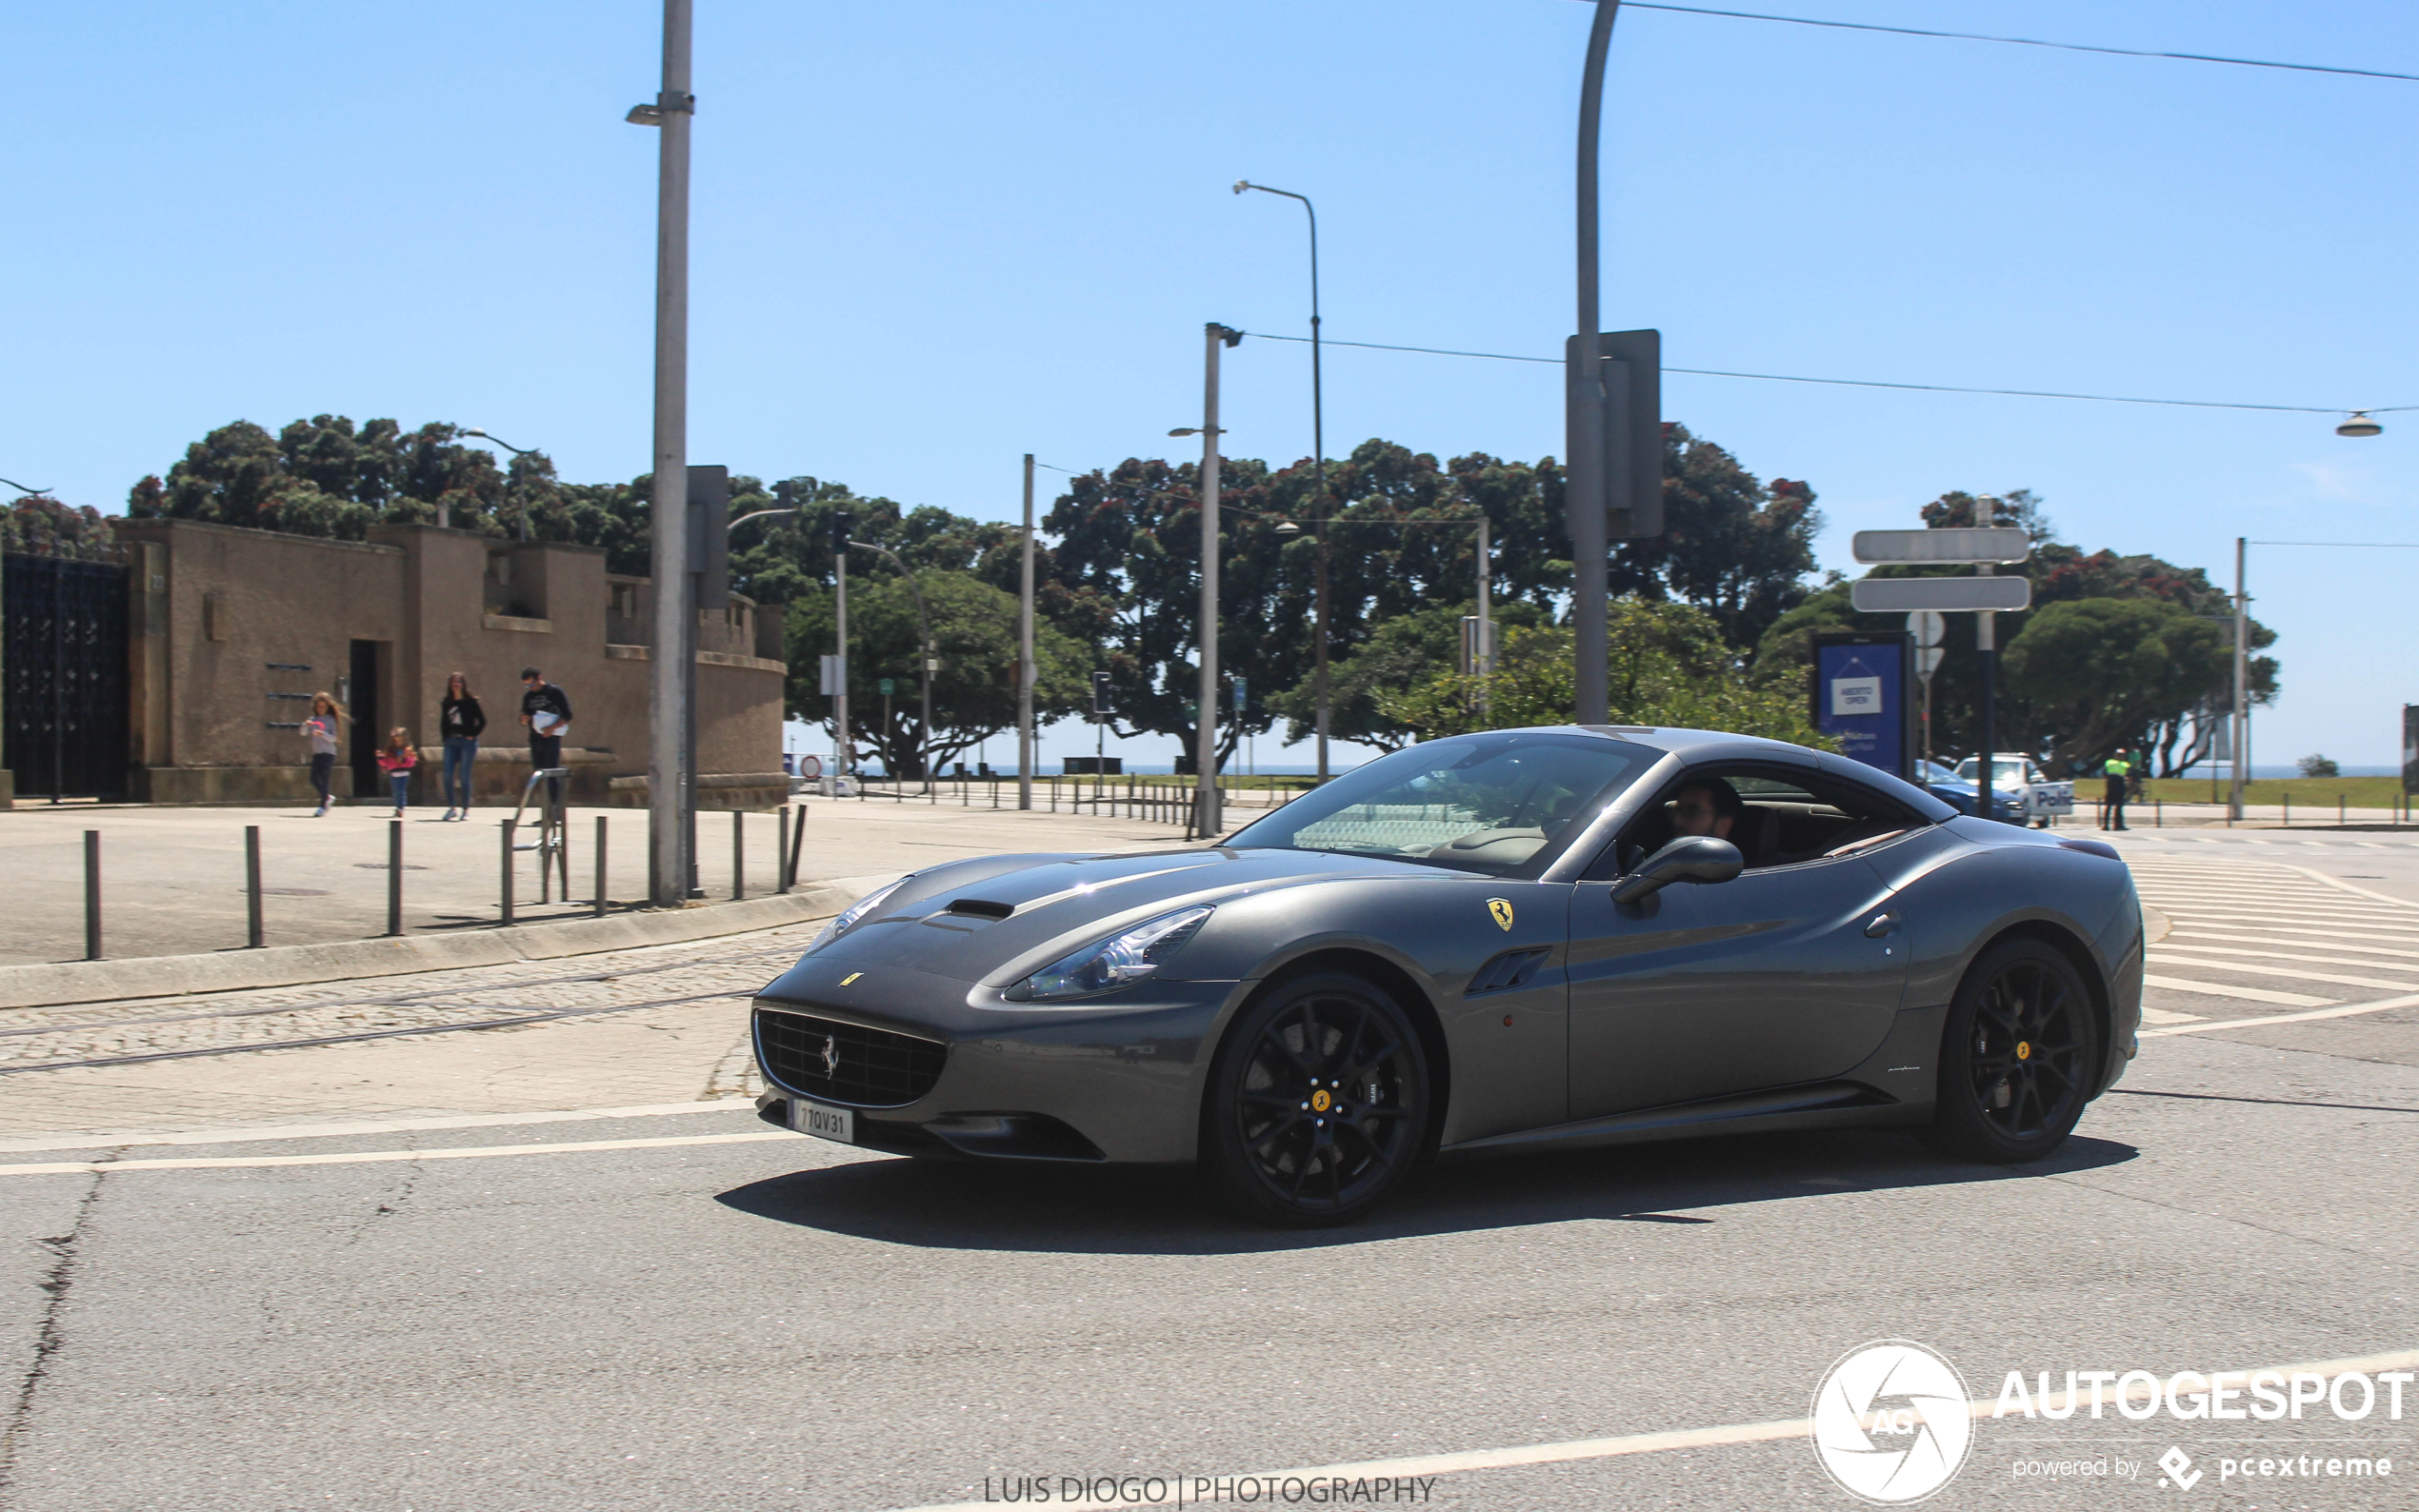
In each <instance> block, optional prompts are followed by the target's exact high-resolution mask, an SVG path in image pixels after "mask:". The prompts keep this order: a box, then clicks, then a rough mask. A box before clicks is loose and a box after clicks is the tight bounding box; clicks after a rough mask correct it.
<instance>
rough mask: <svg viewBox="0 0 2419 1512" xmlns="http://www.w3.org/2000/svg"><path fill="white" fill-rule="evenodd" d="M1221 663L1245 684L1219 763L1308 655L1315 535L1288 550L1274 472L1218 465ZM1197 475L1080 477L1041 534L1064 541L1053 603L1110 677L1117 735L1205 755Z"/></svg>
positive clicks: (1223, 722) (1227, 723)
mask: <svg viewBox="0 0 2419 1512" xmlns="http://www.w3.org/2000/svg"><path fill="white" fill-rule="evenodd" d="M1220 470H1221V476H1222V481H1221V487H1220V500H1219V504H1220V509H1219V512H1220V514H1221V516H1222V520H1221V529H1220V532H1219V544H1218V555H1219V562H1220V571H1219V582H1218V587H1219V601H1218V602H1219V622H1220V626H1221V631H1222V633H1221V635H1220V637H1219V647H1218V663H1219V669H1220V672H1221V674H1222V675H1223V676H1224V677H1225V678H1228V679H1232V678H1242V679H1243V680H1244V683H1245V695H1246V696H1245V703H1244V707H1243V712H1242V715H1241V717H1240V718H1237V717H1235V716H1234V715H1233V714H1232V712H1231V709H1232V705H1231V704H1230V703H1229V700H1228V699H1226V698H1224V697H1221V698H1220V699H1219V701H1218V702H1219V703H1220V704H1221V705H1222V706H1224V707H1222V708H1220V709H1216V710H1212V715H1213V717H1215V718H1216V719H1217V721H1218V738H1217V746H1216V751H1217V759H1218V761H1219V762H1220V764H1222V765H1223V764H1224V763H1225V761H1226V760H1227V759H1228V758H1229V757H1230V756H1231V755H1233V753H1234V751H1235V749H1236V748H1237V747H1238V746H1240V745H1241V744H1242V742H1243V738H1244V736H1245V735H1246V734H1256V733H1259V732H1261V731H1264V730H1266V729H1268V728H1269V726H1270V725H1271V724H1273V723H1274V720H1275V716H1274V714H1273V713H1272V712H1271V710H1270V709H1269V703H1268V700H1269V696H1270V695H1271V694H1273V693H1274V692H1276V691H1277V690H1278V689H1280V688H1283V687H1285V686H1289V685H1290V684H1293V683H1296V682H1299V681H1300V680H1301V678H1302V676H1303V674H1304V673H1305V672H1306V671H1307V670H1308V668H1309V612H1308V611H1309V587H1310V568H1311V555H1310V553H1311V551H1312V550H1313V549H1314V547H1313V546H1312V543H1311V541H1310V540H1309V531H1308V530H1304V531H1303V532H1302V534H1301V536H1300V537H1299V538H1297V539H1294V540H1292V541H1290V542H1289V541H1288V540H1287V538H1286V537H1285V536H1284V535H1282V534H1280V533H1279V530H1278V527H1280V526H1281V525H1283V524H1285V523H1286V522H1287V519H1288V515H1287V514H1286V513H1284V512H1281V510H1280V508H1279V507H1276V506H1278V505H1279V504H1280V503H1281V501H1280V500H1279V498H1278V497H1277V496H1276V494H1275V493H1274V492H1273V491H1272V489H1271V487H1270V480H1269V474H1268V469H1267V468H1266V467H1265V466H1264V465H1263V464H1261V463H1258V462H1253V461H1250V460H1249V459H1235V460H1232V461H1229V462H1227V463H1225V464H1224V465H1223V466H1222V468H1221V469H1220ZM1199 471H1200V469H1199V468H1198V467H1197V466H1196V465H1194V464H1190V463H1187V464H1185V465H1183V466H1181V467H1177V466H1170V464H1168V463H1166V462H1156V461H1154V462H1145V461H1143V460H1141V459H1139V458H1128V459H1127V460H1126V461H1125V462H1123V463H1120V464H1119V465H1118V466H1117V467H1115V468H1110V469H1107V470H1103V471H1096V472H1088V473H1084V474H1082V475H1080V476H1078V477H1075V478H1072V479H1070V480H1069V484H1068V491H1067V492H1066V493H1064V494H1062V495H1060V496H1059V498H1058V500H1057V502H1056V503H1055V504H1053V505H1052V506H1051V507H1050V515H1049V518H1048V519H1047V520H1046V521H1045V522H1044V528H1046V529H1048V530H1049V531H1050V532H1051V533H1052V534H1054V535H1056V536H1057V537H1058V538H1059V539H1058V545H1057V547H1056V548H1055V549H1054V550H1053V551H1052V552H1051V553H1050V559H1049V564H1048V566H1049V570H1050V587H1051V591H1050V593H1049V594H1047V595H1045V596H1044V599H1043V607H1044V608H1045V610H1046V611H1047V612H1048V613H1049V614H1050V618H1051V619H1052V621H1053V622H1055V623H1056V624H1057V626H1058V627H1059V628H1060V629H1061V630H1063V631H1065V632H1067V633H1069V634H1070V635H1072V636H1074V637H1076V638H1077V639H1078V640H1079V641H1084V642H1088V643H1089V644H1090V645H1091V646H1092V647H1094V649H1095V651H1096V653H1097V654H1096V660H1097V663H1098V664H1099V665H1100V666H1102V667H1103V669H1105V670H1106V671H1108V672H1109V673H1110V679H1111V681H1110V702H1111V706H1112V708H1113V710H1114V712H1113V714H1112V716H1111V724H1112V729H1113V730H1114V732H1115V733H1117V734H1119V735H1121V736H1122V735H1127V734H1135V733H1140V732H1142V731H1146V730H1148V731H1151V732H1154V733H1158V734H1166V735H1172V736H1174V737H1176V738H1177V740H1178V741H1179V742H1180V743H1181V748H1182V749H1184V750H1186V751H1188V752H1189V751H1190V750H1192V749H1194V748H1195V747H1194V746H1193V734H1194V729H1195V727H1196V721H1197V719H1198V717H1199V713H1198V710H1197V709H1196V708H1195V707H1194V704H1195V700H1196V698H1197V695H1198V692H1199V686H1200V683H1199V679H1200V665H1201V664H1200V662H1199V660H1198V658H1199V656H1200V654H1201V652H1200V627H1199V621H1200V598H1201V587H1200V585H1201V498H1200V494H1199V491H1198V489H1199Z"/></svg>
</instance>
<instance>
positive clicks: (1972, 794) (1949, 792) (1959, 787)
mask: <svg viewBox="0 0 2419 1512" xmlns="http://www.w3.org/2000/svg"><path fill="white" fill-rule="evenodd" d="M1915 786H1918V787H1921V788H1922V789H1923V790H1924V791H1926V792H1928V793H1929V794H1931V795H1932V796H1933V797H1934V798H1937V799H1939V800H1940V801H1941V802H1942V803H1944V804H1947V805H1948V806H1949V807H1951V808H1954V809H1955V810H1957V812H1959V813H1961V814H1970V813H1973V812H1975V811H1976V810H1977V809H1979V808H1981V806H1982V794H1981V792H1980V791H1979V790H1978V789H1976V788H1975V786H1974V785H1973V784H1971V783H1969V782H1968V781H1966V779H1964V778H1963V777H1960V776H1958V775H1957V774H1956V772H1955V771H1953V770H1951V769H1950V768H1949V767H1947V766H1942V765H1941V764H1940V763H1938V762H1935V761H1924V762H1918V763H1916V775H1915Z"/></svg>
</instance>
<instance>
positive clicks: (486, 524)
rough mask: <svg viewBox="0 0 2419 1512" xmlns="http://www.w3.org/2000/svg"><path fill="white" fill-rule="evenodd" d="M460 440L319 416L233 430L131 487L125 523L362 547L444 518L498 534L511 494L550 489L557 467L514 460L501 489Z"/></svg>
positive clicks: (486, 457) (484, 461) (481, 451)
mask: <svg viewBox="0 0 2419 1512" xmlns="http://www.w3.org/2000/svg"><path fill="white" fill-rule="evenodd" d="M460 434H461V432H460V430H459V429H458V428H455V427H453V426H451V425H447V424H443V423H438V422H432V423H430V424H429V425H425V426H422V427H421V428H418V429H417V430H413V431H410V432H406V431H405V430H404V429H403V428H402V427H400V426H399V425H397V424H396V423H395V422H394V421H392V420H372V421H370V422H368V423H367V424H365V425H363V426H361V427H359V428H355V426H354V425H353V423H352V421H351V420H350V419H348V418H346V417H345V416H343V415H314V416H312V417H311V418H310V419H308V420H297V421H295V422H293V423H292V424H291V425H289V426H288V427H286V428H285V429H284V430H282V431H280V432H278V433H277V434H276V435H275V436H273V437H272V436H271V435H270V433H269V432H268V431H267V430H264V429H262V428H260V427H259V426H256V425H253V424H252V423H251V422H250V421H249V420H238V421H235V422H234V423H232V424H230V425H225V426H221V427H219V428H217V429H215V430H212V431H211V432H210V434H208V435H206V436H204V437H203V438H202V439H201V440H199V441H197V442H194V443H193V444H192V445H191V446H190V447H188V448H185V455H184V457H183V458H182V459H181V460H179V461H178V462H177V463H176V465H175V466H174V467H171V468H169V469H168V477H167V479H166V480H165V481H163V480H161V479H160V478H158V477H156V476H153V477H146V478H144V479H142V480H141V481H140V482H138V483H136V484H135V486H134V487H133V489H132V491H130V493H129V494H128V496H127V513H128V514H130V515H131V516H133V517H135V518H137V519H145V518H155V517H166V518H170V519H178V520H208V521H210V522H212V523H215V524H219V525H233V526H243V527H250V528H252V529H259V530H284V531H287V532H289V533H291V534H296V535H315V536H326V537H331V538H333V539H336V540H343V541H358V540H361V539H363V538H364V537H366V536H367V535H368V533H369V529H370V526H372V525H375V524H379V523H382V522H387V523H414V522H416V523H422V524H426V523H431V522H433V521H434V520H435V519H436V517H437V510H438V508H439V507H440V506H443V507H444V508H445V509H446V510H447V512H448V516H449V521H450V524H451V525H453V526H454V527H456V528H459V529H465V530H478V531H482V532H485V533H488V534H502V533H505V529H506V522H505V521H504V520H503V518H502V510H503V507H504V504H505V501H506V499H507V497H508V495H509V494H510V486H512V485H518V486H523V487H550V486H551V479H552V477H553V468H552V465H551V464H550V463H548V462H547V461H546V460H545V458H544V457H543V456H542V455H538V454H532V455H530V456H529V457H518V458H515V459H514V461H513V469H512V473H511V474H510V478H509V479H508V475H507V474H506V473H505V472H503V471H501V470H499V469H498V468H497V467H496V463H495V458H494V456H493V455H492V454H490V452H488V451H487V450H486V449H485V448H478V447H466V446H464V445H462V444H461V443H460V442H459V441H458V440H456V439H455V438H456V437H457V436H459V435H460Z"/></svg>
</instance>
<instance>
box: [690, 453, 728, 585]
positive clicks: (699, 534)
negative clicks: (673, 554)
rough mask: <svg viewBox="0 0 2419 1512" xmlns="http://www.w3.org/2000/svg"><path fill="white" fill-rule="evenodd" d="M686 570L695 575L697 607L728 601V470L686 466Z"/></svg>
mask: <svg viewBox="0 0 2419 1512" xmlns="http://www.w3.org/2000/svg"><path fill="white" fill-rule="evenodd" d="M689 570H690V572H692V573H694V574H696V577H697V607H699V608H701V609H719V608H723V607H727V606H728V605H729V604H730V468H723V467H698V468H690V469H689Z"/></svg>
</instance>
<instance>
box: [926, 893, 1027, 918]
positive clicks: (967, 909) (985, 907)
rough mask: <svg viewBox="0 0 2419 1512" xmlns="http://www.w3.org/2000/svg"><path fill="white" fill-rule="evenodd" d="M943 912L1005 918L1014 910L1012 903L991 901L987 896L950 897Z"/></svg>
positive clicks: (974, 916)
mask: <svg viewBox="0 0 2419 1512" xmlns="http://www.w3.org/2000/svg"><path fill="white" fill-rule="evenodd" d="M941 911H942V912H943V913H962V914H966V915H968V916H969V917H970V918H975V919H1005V918H1007V917H1008V916H1009V915H1010V914H1011V913H1014V912H1015V911H1016V905H1014V904H1012V903H993V902H991V901H990V899H988V898H952V899H950V905H949V906H948V907H947V908H944V909H942V910H941Z"/></svg>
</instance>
